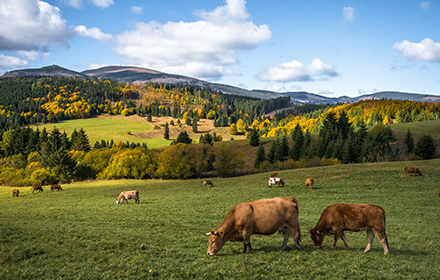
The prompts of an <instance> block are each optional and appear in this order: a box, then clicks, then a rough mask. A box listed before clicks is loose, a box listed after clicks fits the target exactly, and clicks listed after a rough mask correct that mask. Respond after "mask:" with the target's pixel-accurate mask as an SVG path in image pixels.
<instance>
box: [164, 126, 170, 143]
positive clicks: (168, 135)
mask: <svg viewBox="0 0 440 280" xmlns="http://www.w3.org/2000/svg"><path fill="white" fill-rule="evenodd" d="M163 138H165V140H170V128H169V125H168V123H165V131H164V133H163Z"/></svg>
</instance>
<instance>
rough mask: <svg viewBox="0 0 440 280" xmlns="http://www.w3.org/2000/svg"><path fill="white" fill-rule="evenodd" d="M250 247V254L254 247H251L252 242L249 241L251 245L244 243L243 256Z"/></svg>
mask: <svg viewBox="0 0 440 280" xmlns="http://www.w3.org/2000/svg"><path fill="white" fill-rule="evenodd" d="M247 247H249V252H250V251H252V246H251V242H250V241H249V243H246V242H243V254H245V253H246V248H247Z"/></svg>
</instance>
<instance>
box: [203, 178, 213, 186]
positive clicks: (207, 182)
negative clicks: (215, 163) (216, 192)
mask: <svg viewBox="0 0 440 280" xmlns="http://www.w3.org/2000/svg"><path fill="white" fill-rule="evenodd" d="M203 186H205V187H206V186H211V187H214V184H213V183H212V181H211V180H209V179H205V180H204V181H203Z"/></svg>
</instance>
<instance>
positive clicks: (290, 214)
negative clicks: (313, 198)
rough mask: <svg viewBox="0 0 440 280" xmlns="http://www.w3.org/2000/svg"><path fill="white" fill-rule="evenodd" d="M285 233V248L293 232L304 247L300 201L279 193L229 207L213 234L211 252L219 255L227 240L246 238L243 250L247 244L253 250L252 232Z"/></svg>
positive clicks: (210, 241) (295, 238) (244, 250)
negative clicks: (278, 194) (300, 220)
mask: <svg viewBox="0 0 440 280" xmlns="http://www.w3.org/2000/svg"><path fill="white" fill-rule="evenodd" d="M277 231H279V232H282V233H284V241H283V245H282V246H281V249H282V250H285V249H286V245H287V241H288V239H289V236H292V237H293V239H294V240H295V244H296V248H297V249H298V250H301V247H300V245H299V241H300V240H301V231H300V228H299V223H298V202H297V201H296V199H295V198H293V197H275V198H266V199H260V200H254V201H249V202H243V203H240V204H237V205H235V206H234V207H232V208H231V210H229V212H228V214H227V215H226V217H225V219H224V220H223V222H222V223H221V225H220V227H219V228H218V229H217V230H213V231H211V232H209V233H205V235H209V236H210V237H209V247H208V252H207V253H208V255H209V256H213V255H215V254H216V253H217V252H218V251H220V249H221V248H222V247H223V245H225V243H226V242H227V241H232V242H243V245H244V249H243V253H246V249H247V247H249V251H251V250H252V247H251V241H250V237H251V235H252V234H262V235H270V234H273V233H275V232H277Z"/></svg>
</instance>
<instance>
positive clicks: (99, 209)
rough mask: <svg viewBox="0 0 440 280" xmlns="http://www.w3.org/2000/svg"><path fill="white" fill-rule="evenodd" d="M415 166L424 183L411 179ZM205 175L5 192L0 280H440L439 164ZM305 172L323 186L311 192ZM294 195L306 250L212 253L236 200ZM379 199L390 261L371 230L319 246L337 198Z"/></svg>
mask: <svg viewBox="0 0 440 280" xmlns="http://www.w3.org/2000/svg"><path fill="white" fill-rule="evenodd" d="M406 165H412V166H416V167H419V168H420V169H421V170H422V172H423V176H421V177H419V176H417V177H413V176H405V175H404V173H403V169H404V167H405V166H406ZM278 173H279V175H280V177H281V178H283V180H284V181H285V182H286V186H285V187H284V188H279V187H272V188H269V187H268V184H267V177H268V173H265V174H256V175H250V176H242V177H236V178H225V179H221V178H212V181H213V183H214V186H215V187H213V188H206V187H203V185H202V180H185V181H174V180H169V181H165V180H148V181H140V180H139V181H134V180H133V181H129V180H120V181H97V182H88V183H75V184H71V185H63V189H64V190H63V191H60V192H57V191H55V192H50V189H49V188H48V187H47V186H46V188H45V191H44V192H42V193H34V194H32V193H31V191H30V188H20V196H19V197H18V198H17V197H12V188H6V187H1V188H0V200H1V203H0V236H1V238H0V279H59V278H65V279H115V278H116V279H117V278H121V279H153V278H156V279H189V278H194V279H341V278H347V279H438V277H439V275H440V263H439V262H438V257H439V256H440V238H439V232H440V224H439V222H438V221H439V217H440V216H439V213H440V212H439V210H440V197H438V194H437V192H438V191H439V190H440V185H439V183H438V182H440V160H431V161H416V162H384V163H374V164H373V163H368V164H353V165H339V166H328V167H319V168H307V169H296V170H285V171H279V172H278ZM307 177H313V178H314V180H315V187H314V189H312V190H305V189H304V182H305V179H306V178H307ZM133 189H137V190H139V193H140V202H141V203H140V204H135V203H134V201H130V202H129V203H128V204H126V203H123V204H119V205H116V203H115V201H116V197H117V195H118V194H119V192H120V191H124V190H133ZM276 196H294V197H295V198H296V199H297V200H298V203H299V223H300V227H301V230H302V232H303V239H302V243H301V245H302V248H303V250H302V251H297V250H296V249H295V247H294V242H293V240H289V242H288V250H287V251H284V252H283V251H280V246H281V244H282V239H283V237H282V235H279V234H274V235H271V236H258V235H253V236H252V237H251V242H252V247H253V251H251V252H249V253H247V254H244V255H243V254H241V251H242V248H243V244H242V243H232V242H228V243H226V245H225V246H224V247H223V248H222V250H221V251H220V252H219V253H217V255H216V256H213V257H208V256H207V254H206V251H207V248H208V239H207V237H206V236H203V235H202V234H200V231H204V232H207V231H209V230H211V229H216V228H217V227H218V226H219V225H220V223H221V221H222V220H223V218H224V217H225V215H226V214H227V212H228V210H229V209H230V208H231V207H232V206H234V205H235V204H237V203H240V202H243V201H249V200H254V199H260V198H267V197H276ZM349 202H355V203H372V204H377V205H380V206H382V207H383V208H384V209H385V211H386V219H387V220H386V223H387V224H386V230H387V235H388V240H389V244H390V254H389V255H384V254H383V249H382V246H381V245H380V242H378V240H377V239H375V241H374V242H373V246H372V251H371V252H369V253H364V252H363V249H364V248H365V246H366V243H367V238H366V232H357V233H350V232H347V233H346V237H347V240H348V243H349V245H350V249H349V250H346V249H344V246H343V243H342V242H341V241H340V243H338V249H337V250H332V249H331V245H332V244H333V240H332V237H326V239H325V240H324V243H323V246H322V247H321V248H318V249H316V248H314V247H313V243H312V241H311V239H310V237H309V236H307V234H306V233H305V232H306V230H307V229H309V228H313V227H314V225H315V224H316V222H317V221H318V219H319V216H320V214H321V212H322V211H323V210H324V209H325V207H327V206H329V205H331V204H334V203H349Z"/></svg>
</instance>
